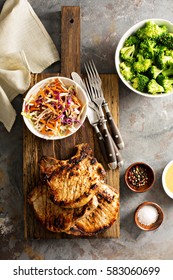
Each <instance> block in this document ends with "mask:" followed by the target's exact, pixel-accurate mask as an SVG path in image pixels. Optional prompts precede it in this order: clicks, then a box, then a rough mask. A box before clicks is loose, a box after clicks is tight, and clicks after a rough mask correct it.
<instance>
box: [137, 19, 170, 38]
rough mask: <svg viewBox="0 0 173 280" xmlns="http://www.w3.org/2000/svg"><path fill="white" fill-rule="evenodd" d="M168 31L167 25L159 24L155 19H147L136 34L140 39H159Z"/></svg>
mask: <svg viewBox="0 0 173 280" xmlns="http://www.w3.org/2000/svg"><path fill="white" fill-rule="evenodd" d="M166 32H168V29H167V27H166V25H162V26H159V25H158V24H156V23H155V22H153V21H147V22H146V23H145V25H144V26H143V27H141V28H139V29H138V30H137V32H136V35H137V36H138V37H139V38H140V39H147V38H151V39H158V38H159V37H160V36H161V35H163V34H165V33H166Z"/></svg>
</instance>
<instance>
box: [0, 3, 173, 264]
mask: <svg viewBox="0 0 173 280" xmlns="http://www.w3.org/2000/svg"><path fill="white" fill-rule="evenodd" d="M29 2H30V4H31V5H32V7H33V8H34V10H35V12H36V13H37V15H38V16H39V18H40V19H41V21H42V23H43V24H44V26H45V27H46V29H47V30H48V32H49V33H50V35H51V36H52V38H53V40H54V42H55V44H56V45H57V48H58V50H59V51H60V11H61V6H63V5H80V7H81V28H82V30H81V67H82V66H83V63H84V62H85V61H87V60H88V59H90V58H93V59H94V61H95V63H96V65H97V67H98V69H99V71H100V73H115V67H114V53H115V49H116V46H117V43H118V41H119V39H120V37H121V36H122V34H123V33H124V32H125V31H126V30H127V29H128V28H129V27H130V26H132V25H133V24H135V23H137V22H138V21H140V20H142V19H146V18H154V17H155V18H164V19H167V20H170V21H171V20H172V15H173V2H172V0H165V1H163V0H157V1H155V0H150V1H147V0H129V1H126V0H118V1H114V0H107V1H103V0H95V1H84V0H78V1H77V0H76V1H60V0H50V1H47V0H38V1H35V0H29ZM3 3H4V0H0V8H1V7H2V5H3ZM59 69H60V63H57V64H55V65H53V66H52V67H50V69H48V70H49V71H52V72H55V71H59ZM82 69H83V67H82ZM13 104H14V106H15V108H16V110H17V112H18V116H17V120H16V122H15V125H14V127H13V129H12V131H11V133H10V134H9V133H8V132H7V131H6V130H5V129H4V127H3V126H2V125H1V124H0V259H21V260H23V259H172V258H173V246H172V236H173V219H172V217H173V201H172V200H171V199H170V198H169V197H167V196H166V194H165V193H164V191H163V189H162V184H161V174H162V171H163V168H164V166H165V165H166V163H167V162H168V161H170V160H171V159H173V155H172V151H173V125H172V119H173V109H172V108H173V97H165V98H163V99H157V100H155V99H154V100H153V99H150V98H144V97H141V96H138V95H136V94H134V93H132V92H131V91H130V90H128V89H127V88H126V87H125V86H124V85H122V83H121V82H120V127H121V132H122V135H123V137H124V140H125V145H126V147H125V149H124V151H123V153H122V154H123V157H124V159H125V164H124V167H123V168H122V169H121V236H120V238H119V239H110V240H106V239H103V240H94V239H92V240H87V239H84V240H76V239H75V240H63V241H62V240H40V241H27V242H26V241H24V239H23V235H24V234H23V191H22V118H21V116H20V111H21V104H22V97H17V98H16V99H15V101H14V102H13ZM134 161H145V162H148V163H149V164H150V165H151V166H152V167H153V168H154V170H155V172H156V183H155V185H154V187H153V188H152V189H151V190H150V191H149V192H147V193H143V194H134V193H132V192H131V191H130V190H128V189H127V187H126V186H125V185H124V179H123V176H124V171H125V169H126V167H127V166H128V165H129V164H131V163H132V162H134ZM146 200H150V201H155V202H156V203H158V204H160V206H161V207H162V208H163V210H164V214H165V218H164V223H163V224H162V226H161V227H160V228H159V229H158V230H156V231H154V232H142V231H141V230H139V229H138V228H137V227H136V226H135V224H134V222H133V214H134V211H135V209H136V207H137V206H138V205H139V204H140V203H141V202H143V201H146Z"/></svg>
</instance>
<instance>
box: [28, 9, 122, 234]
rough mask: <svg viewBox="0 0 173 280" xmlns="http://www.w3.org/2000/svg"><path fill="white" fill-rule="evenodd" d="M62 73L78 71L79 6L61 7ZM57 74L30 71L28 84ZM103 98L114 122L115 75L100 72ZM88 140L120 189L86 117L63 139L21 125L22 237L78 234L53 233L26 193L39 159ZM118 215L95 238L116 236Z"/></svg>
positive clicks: (68, 152)
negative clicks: (39, 134) (45, 136)
mask: <svg viewBox="0 0 173 280" xmlns="http://www.w3.org/2000/svg"><path fill="white" fill-rule="evenodd" d="M61 25H62V26H61V29H62V37H61V46H62V47H61V74H60V75H61V76H63V75H64V76H67V77H69V76H70V73H71V72H72V71H76V72H78V73H80V8H79V7H62V20H61ZM57 75H59V74H55V73H52V74H51V73H49V74H33V75H32V81H31V85H30V86H31V87H32V86H33V85H34V84H35V83H37V82H39V81H40V80H42V79H45V78H47V77H51V76H57ZM101 79H102V81H103V89H104V92H105V97H106V100H107V101H108V103H109V106H110V109H111V112H112V114H113V118H114V120H115V122H117V123H118V103H119V100H118V77H117V75H115V74H105V75H101ZM80 143H89V144H90V146H91V148H92V149H93V152H94V155H95V157H96V158H97V159H98V161H99V162H101V163H102V164H103V166H104V167H105V169H106V171H107V178H106V181H107V183H108V184H110V185H111V186H112V187H114V188H115V190H116V191H117V192H119V170H118V169H117V170H115V171H111V170H108V168H107V166H106V165H105V163H104V160H103V157H102V154H101V152H100V148H99V144H98V141H97V139H96V136H95V134H94V131H93V128H92V127H91V126H90V124H89V122H88V121H87V120H86V121H85V123H84V125H83V126H82V127H81V128H80V129H79V130H78V132H77V133H75V134H74V135H72V136H70V137H67V138H66V139H63V140H57V141H47V140H43V139H41V138H38V137H36V136H34V135H33V134H32V133H30V131H29V130H28V129H27V127H26V126H25V125H24V127H23V188H24V225H25V230H24V235H25V239H42V238H45V239H46V238H47V239H48V238H77V237H74V236H69V235H66V234H64V233H58V234H56V233H52V232H49V231H48V230H46V229H45V228H44V227H43V226H42V225H41V224H40V223H39V221H38V220H37V219H36V217H35V215H34V213H33V211H32V209H31V208H30V206H29V204H28V202H27V197H28V194H29V193H30V191H31V190H32V189H33V188H34V187H35V186H37V184H38V180H39V175H38V161H39V159H40V158H41V157H42V156H43V155H45V156H53V157H56V158H58V159H67V158H69V157H71V156H73V155H74V154H75V145H77V144H80ZM119 228H120V224H119V219H118V220H117V221H116V223H114V225H113V226H112V227H111V228H110V229H109V230H107V231H106V232H105V233H103V234H99V235H97V236H96V238H105V237H109V238H111V237H112V238H116V237H118V236H119V233H120V229H119Z"/></svg>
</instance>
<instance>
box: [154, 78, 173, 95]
mask: <svg viewBox="0 0 173 280" xmlns="http://www.w3.org/2000/svg"><path fill="white" fill-rule="evenodd" d="M157 82H158V83H159V84H160V85H161V86H162V87H163V88H164V91H165V92H170V91H172V90H173V87H172V84H173V78H172V79H170V78H168V77H165V76H163V75H159V76H158V78H157Z"/></svg>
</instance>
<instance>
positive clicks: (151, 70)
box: [148, 65, 163, 79]
mask: <svg viewBox="0 0 173 280" xmlns="http://www.w3.org/2000/svg"><path fill="white" fill-rule="evenodd" d="M162 71H163V70H162V69H159V68H157V67H156V66H155V65H152V66H151V67H150V68H149V69H148V76H149V77H150V78H151V79H156V78H157V76H158V75H159V74H160V73H161V72H162Z"/></svg>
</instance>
